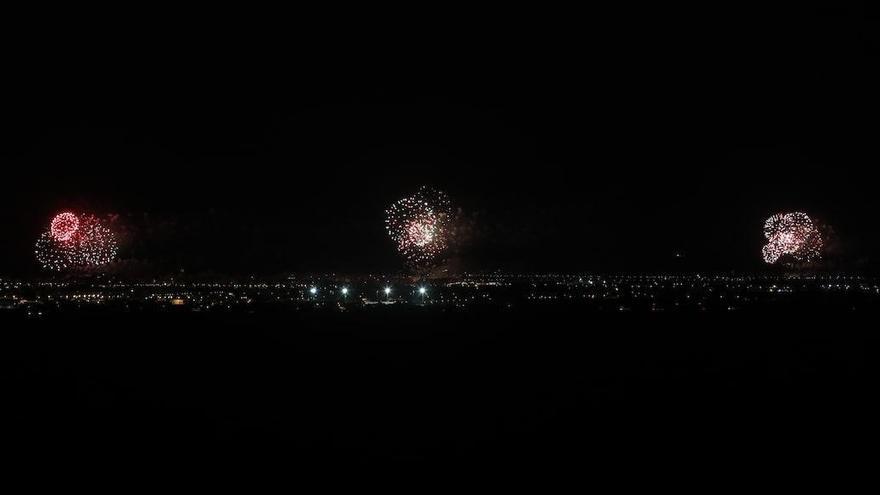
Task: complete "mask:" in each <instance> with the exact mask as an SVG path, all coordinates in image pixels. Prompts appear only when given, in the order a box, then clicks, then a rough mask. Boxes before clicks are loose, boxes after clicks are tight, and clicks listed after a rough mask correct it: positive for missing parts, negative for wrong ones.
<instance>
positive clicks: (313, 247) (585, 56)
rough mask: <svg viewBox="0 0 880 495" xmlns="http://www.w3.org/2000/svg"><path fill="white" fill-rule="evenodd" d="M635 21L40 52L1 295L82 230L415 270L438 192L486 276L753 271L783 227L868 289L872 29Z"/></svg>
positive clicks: (196, 256)
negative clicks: (404, 237) (412, 200)
mask: <svg viewBox="0 0 880 495" xmlns="http://www.w3.org/2000/svg"><path fill="white" fill-rule="evenodd" d="M621 10H622V11H621V12H613V13H609V12H603V13H600V15H587V14H583V17H576V18H574V17H570V16H561V17H564V18H565V20H561V19H559V18H557V17H554V16H550V15H548V16H546V17H545V16H539V17H532V16H530V15H526V13H522V14H521V15H520V16H519V17H517V18H515V19H507V18H506V17H503V16H499V17H497V18H492V20H491V21H489V20H485V19H481V20H478V21H477V20H474V21H472V22H465V24H467V26H463V27H460V28H459V27H453V26H452V25H451V24H446V23H445V22H441V21H437V22H436V24H432V25H430V26H425V25H422V24H421V23H414V24H412V25H409V26H408V27H407V29H405V30H404V32H400V33H390V32H388V31H386V30H384V29H378V28H376V29H372V28H364V29H362V30H360V31H357V32H352V31H348V32H347V34H348V36H347V37H344V38H343V37H341V36H335V35H333V34H332V33H330V32H327V31H322V32H321V36H315V35H314V34H315V33H314V32H310V33H308V34H306V33H302V32H298V33H297V35H289V36H288V34H287V33H278V32H274V31H272V30H267V31H269V32H270V34H273V33H274V34H273V35H272V36H268V37H266V38H263V37H260V38H259V39H250V41H251V42H252V43H248V44H245V43H240V42H239V41H238V40H224V41H220V40H213V39H212V38H209V39H208V40H201V42H197V43H192V44H187V45H186V46H185V47H184V46H169V45H170V44H161V45H160V44H157V43H153V42H151V41H149V40H147V41H144V42H142V43H139V44H136V46H131V47H129V46H127V45H126V46H124V47H123V46H119V45H116V44H115V43H113V42H111V40H108V39H101V38H97V39H94V40H89V42H87V43H85V44H84V45H87V46H80V45H79V44H67V43H58V44H48V45H47V46H45V47H31V48H33V50H34V53H36V52H39V53H40V55H39V56H37V55H32V54H31V53H30V52H29V54H27V55H22V56H21V57H20V58H21V60H20V61H19V60H16V61H15V62H14V64H15V65H10V66H8V67H7V69H8V70H7V71H6V73H7V77H5V79H12V81H11V83H12V86H11V88H9V89H7V90H6V91H5V94H4V98H3V101H4V103H3V108H2V111H0V130H2V135H0V163H2V164H3V168H2V170H3V171H2V175H0V221H2V223H3V229H2V245H0V274H12V275H27V274H33V273H37V271H38V267H37V266H36V264H35V263H34V261H33V256H32V247H33V242H34V240H35V239H36V237H37V236H38V235H39V233H40V232H41V231H42V230H43V229H44V228H45V225H46V224H47V223H48V221H49V220H50V219H51V217H52V215H54V214H55V213H57V212H58V211H60V210H63V209H78V210H88V211H93V212H96V213H113V214H117V215H119V221H120V222H121V225H124V226H125V228H126V231H127V232H128V235H129V238H128V244H127V246H126V247H125V250H124V253H125V256H126V257H128V258H130V259H131V260H134V261H136V262H137V264H139V266H144V267H147V268H146V269H147V270H151V271H155V272H157V273H166V272H169V271H177V270H179V269H185V270H187V271H190V272H196V273H201V272H215V273H233V274H240V273H251V272H254V273H262V274H273V273H281V272H287V271H307V272H312V271H351V272H358V273H360V272H367V271H385V270H391V271H393V270H398V269H400V268H401V267H402V264H401V261H400V260H399V259H398V257H397V256H396V255H395V252H394V246H393V244H392V243H391V242H390V241H389V240H388V239H387V235H386V233H385V231H384V228H383V223H382V222H383V212H384V209H385V208H386V207H387V206H389V205H390V204H391V203H392V202H393V201H395V200H397V199H399V198H401V197H403V196H404V195H407V194H409V193H412V192H414V191H415V190H416V189H418V187H419V186H421V185H423V184H427V185H432V186H434V187H437V188H440V189H443V190H445V191H447V192H448V193H449V194H450V196H451V197H452V198H453V199H454V200H455V201H456V203H457V204H458V205H459V206H460V207H461V208H462V210H463V212H464V213H465V214H466V217H467V218H468V222H469V226H470V227H469V234H468V239H467V243H466V245H465V246H464V247H462V249H461V252H460V253H459V254H458V255H457V258H458V261H460V266H462V267H464V268H468V269H477V270H480V269H483V270H488V269H496V268H507V269H514V270H566V271H575V270H598V271H603V270H667V269H687V270H690V269H711V270H716V269H720V270H727V269H741V270H751V269H758V268H760V267H761V264H760V256H759V255H760V248H761V245H762V241H763V237H762V234H761V227H762V224H763V221H764V219H765V218H766V217H767V216H769V215H770V214H772V213H775V212H778V211H790V210H803V211H806V212H808V213H810V214H811V215H812V216H815V217H817V218H820V219H822V220H823V221H824V222H826V223H828V224H829V225H832V226H833V227H834V230H835V232H836V234H837V237H838V238H839V242H838V245H837V246H836V247H835V253H834V264H835V266H836V267H839V268H843V269H852V270H861V269H875V268H876V267H877V266H878V256H877V255H876V253H878V252H880V251H878V248H880V234H878V232H877V220H876V215H877V213H878V212H880V208H878V207H880V199H878V197H877V194H876V182H875V181H874V180H873V179H872V177H873V171H872V169H874V168H875V167H876V165H877V163H878V158H880V152H878V150H877V144H876V143H877V139H878V136H880V132H878V131H880V124H878V118H877V116H878V115H880V113H878V110H880V96H878V95H880V92H878V88H880V84H878V83H880V79H878V77H877V76H876V74H875V68H876V66H877V62H878V58H877V47H878V37H877V34H876V33H877V32H878V30H877V28H878V26H877V24H876V23H875V22H873V21H872V20H871V12H868V11H866V10H865V7H859V6H856V7H847V8H840V9H835V10H818V9H815V8H813V7H799V8H791V9H783V8H780V9H778V10H773V11H769V10H755V11H748V12H745V11H743V12H730V11H728V10H725V9H722V8H720V7H719V8H718V10H717V11H713V12H704V13H703V12H696V11H692V10H688V11H687V12H684V11H670V10H663V11H654V12H652V11H645V12H644V13H643V14H644V15H638V16H636V15H635V14H632V13H629V12H624V11H623V10H625V9H623V8H621ZM685 13H687V14H689V15H683V14H685ZM609 14H615V15H614V16H612V18H609V17H607V15H609ZM695 16H697V17H695ZM464 17H465V18H467V19H470V16H464ZM695 18H699V22H695V21H694V19H695ZM19 62H21V64H20V65H19ZM676 253H680V254H682V255H683V258H682V259H676V258H675V254H676Z"/></svg>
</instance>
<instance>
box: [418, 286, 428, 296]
mask: <svg viewBox="0 0 880 495" xmlns="http://www.w3.org/2000/svg"><path fill="white" fill-rule="evenodd" d="M426 292H428V289H426V288H424V287H419V294H421V295H423V296H424V295H425V293H426Z"/></svg>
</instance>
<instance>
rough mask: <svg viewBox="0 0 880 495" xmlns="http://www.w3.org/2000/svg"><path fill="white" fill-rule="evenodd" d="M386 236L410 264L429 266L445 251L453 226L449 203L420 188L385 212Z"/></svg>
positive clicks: (445, 198) (433, 192)
mask: <svg viewBox="0 0 880 495" xmlns="http://www.w3.org/2000/svg"><path fill="white" fill-rule="evenodd" d="M385 215H386V217H385V227H386V229H387V231H388V235H389V236H390V237H391V239H392V240H393V241H394V243H395V244H397V250H398V251H399V252H400V254H401V255H402V256H403V257H404V258H406V260H407V262H409V263H411V264H413V265H429V264H431V263H433V262H435V261H437V260H438V259H439V258H440V257H441V256H442V255H443V254H444V253H445V252H446V250H447V249H448V247H449V241H450V234H451V229H452V223H453V210H452V203H451V201H450V200H449V197H448V196H447V195H446V193H443V192H441V191H436V190H433V189H430V188H427V187H422V188H421V189H420V190H419V192H417V193H416V194H414V195H412V196H409V197H406V198H403V199H401V200H400V201H397V202H396V203H394V204H393V205H391V207H390V208H388V210H386V212H385Z"/></svg>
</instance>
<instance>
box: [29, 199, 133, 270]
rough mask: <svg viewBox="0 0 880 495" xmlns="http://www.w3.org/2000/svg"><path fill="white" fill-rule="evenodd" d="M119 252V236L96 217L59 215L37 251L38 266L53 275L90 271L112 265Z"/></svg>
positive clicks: (41, 239)
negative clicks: (53, 273) (65, 272)
mask: <svg viewBox="0 0 880 495" xmlns="http://www.w3.org/2000/svg"><path fill="white" fill-rule="evenodd" d="M117 251H118V243H117V240H116V235H115V234H114V233H113V231H112V230H111V229H110V228H109V227H107V226H106V225H105V223H104V222H102V221H101V220H100V219H98V218H97V217H95V216H93V215H82V214H81V215H77V214H75V213H71V212H64V213H60V214H58V215H56V216H55V218H53V219H52V223H51V224H50V226H49V230H48V231H46V232H44V233H43V234H42V235H40V237H39V239H37V243H36V246H35V248H34V255H35V256H36V258H37V262H38V263H40V265H41V266H42V267H43V268H44V269H46V270H52V271H58V272H61V271H73V270H89V269H94V268H98V267H101V266H103V265H106V264H108V263H111V262H112V261H113V260H114V259H115V258H116V254H117Z"/></svg>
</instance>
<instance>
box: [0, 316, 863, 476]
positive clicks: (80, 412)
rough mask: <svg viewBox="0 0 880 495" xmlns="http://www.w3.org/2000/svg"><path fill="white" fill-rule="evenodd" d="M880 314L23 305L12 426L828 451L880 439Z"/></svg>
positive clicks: (1, 376)
mask: <svg viewBox="0 0 880 495" xmlns="http://www.w3.org/2000/svg"><path fill="white" fill-rule="evenodd" d="M866 316H867V317H866ZM874 319H875V315H874V314H868V315H865V314H861V315H859V314H856V313H854V312H853V313H851V312H845V311H838V312H835V313H833V314H830V313H828V312H810V311H809V309H807V308H802V309H800V310H795V309H794V308H788V309H787V310H785V311H781V312H775V313H767V312H763V313H740V314H735V313H734V314H726V313H724V314H722V313H716V314H713V313H700V314H698V313H694V314H671V313H667V314H638V313H634V314H617V313H613V314H608V313H592V314H583V313H581V312H579V311H577V310H576V309H571V310H566V309H552V308H549V309H545V310H540V311H538V310H534V311H523V310H521V311H503V310H481V311H479V312H462V313H450V312H442V311H439V310H437V311H434V310H428V309H424V310H423V309H419V308H413V309H410V310H403V311H399V312H395V311H385V310H376V311H364V312H356V313H351V314H338V313H292V314H281V315H278V314H273V315H262V316H260V315H198V314H186V313H182V314H153V315H119V314H116V315H114V314H104V315H102V314H91V315H87V314H81V315H68V316H65V317H59V316H57V315H56V316H52V317H50V318H49V319H46V320H36V321H35V320H25V319H20V318H18V317H9V316H7V317H5V319H4V321H2V326H0V328H2V330H0V385H2V399H3V412H2V419H3V423H2V425H3V426H2V428H3V444H4V449H5V450H8V451H10V452H17V453H18V455H19V456H20V457H21V458H25V459H33V460H34V461H36V462H46V461H47V459H50V458H51V459H54V460H59V459H60V460H65V459H71V458H75V459H78V460H83V459H90V456H93V455H95V456H103V457H115V458H116V459H117V460H119V459H122V460H126V459H129V458H134V457H133V456H153V457H155V458H158V459H181V458H182V459H187V458H190V457H191V458H204V456H205V455H206V454H209V455H211V456H221V457H225V458H228V459H236V458H240V457H246V458H250V459H255V458H261V457H262V456H265V457H266V458H271V459H274V460H275V461H276V462H277V461H280V462H284V463H291V464H290V465H296V466H308V465H315V464H319V465H342V463H346V464H347V463H412V464H416V463H421V462H430V463H450V462H452V463H454V464H456V465H459V466H468V465H471V466H476V467H480V466H534V465H543V466H554V467H555V466H567V465H572V466H579V467H581V468H584V467H586V466H589V467H593V468H595V467H601V466H605V465H610V464H618V463H623V464H626V465H655V464H658V463H663V464H669V465H675V466H678V468H680V469H684V470H700V469H703V468H713V467H717V466H725V465H727V466H730V465H732V463H735V464H736V465H737V466H759V465H765V466H771V467H772V466H777V465H778V464H779V463H780V462H783V460H785V461H789V460H796V461H798V462H800V461H803V462H806V463H809V465H812V464H813V463H816V462H817V461H821V460H823V459H831V458H837V459H840V458H842V457H844V456H850V455H853V456H854V457H859V456H855V452H857V451H860V450H861V448H862V447H866V446H868V447H870V448H871V449H873V445H875V444H876V440H877V439H878V436H877V433H878V431H877V424H878V421H877V418H878V417H880V416H878V413H880V408H878V407H877V401H876V396H877V393H878V387H877V385H878V377H880V366H878V365H880V361H878V360H877V356H878V351H880V346H878V339H877V330H876V328H875V325H874V324H873V320H874ZM805 465H806V464H805ZM738 469H750V468H747V467H741V468H738ZM773 469H775V468H773Z"/></svg>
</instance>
